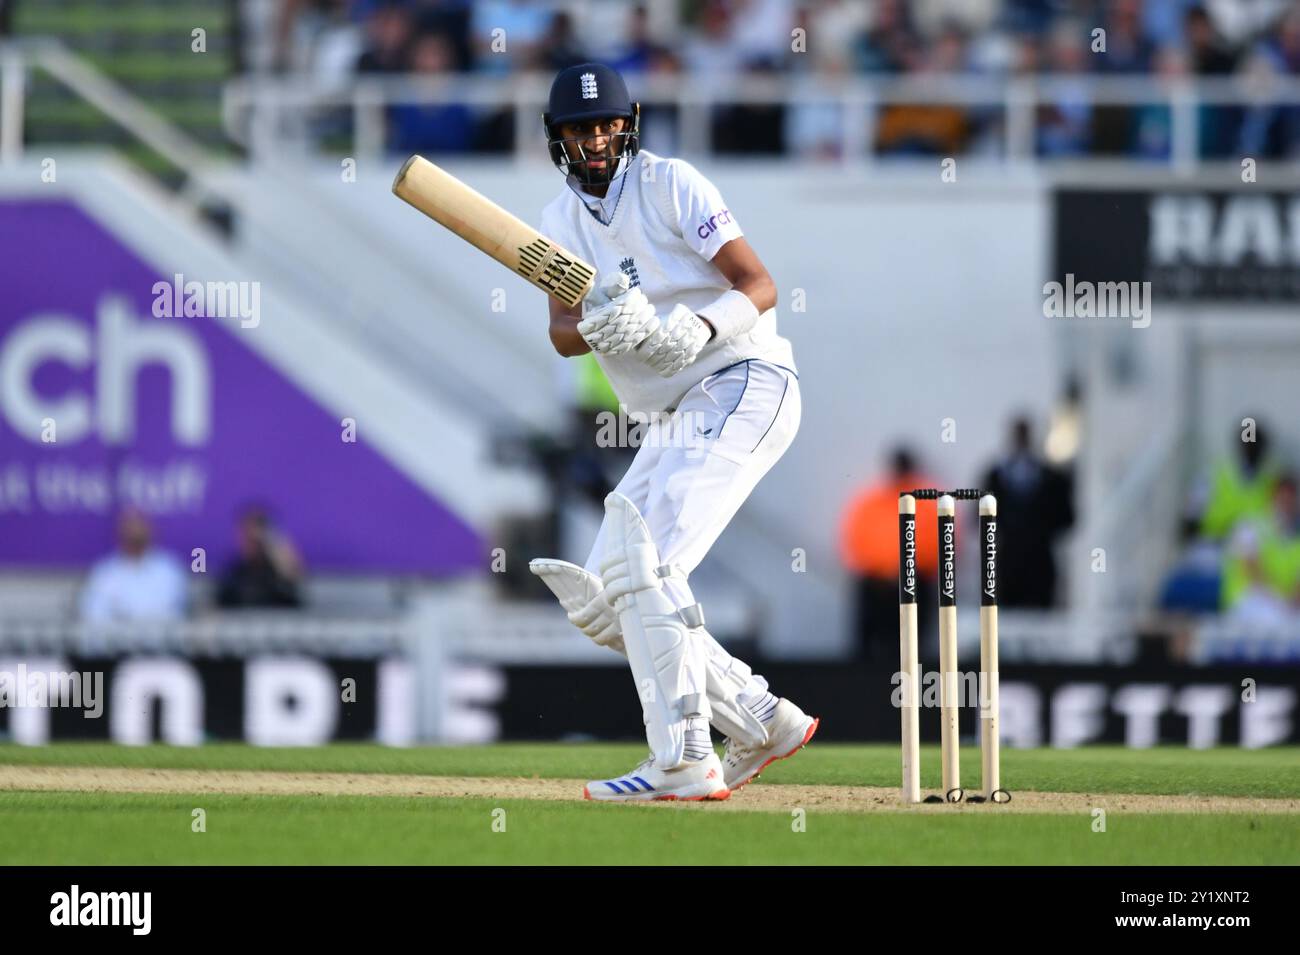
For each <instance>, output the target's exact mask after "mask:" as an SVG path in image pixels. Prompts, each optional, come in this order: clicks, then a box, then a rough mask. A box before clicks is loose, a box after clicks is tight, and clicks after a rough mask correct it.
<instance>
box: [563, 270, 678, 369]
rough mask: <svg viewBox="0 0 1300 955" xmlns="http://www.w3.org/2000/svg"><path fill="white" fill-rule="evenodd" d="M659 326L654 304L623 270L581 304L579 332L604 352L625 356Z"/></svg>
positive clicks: (593, 346) (597, 350) (608, 278)
mask: <svg viewBox="0 0 1300 955" xmlns="http://www.w3.org/2000/svg"><path fill="white" fill-rule="evenodd" d="M658 328H659V318H658V316H656V315H655V310H654V306H653V305H651V304H650V302H649V301H648V300H647V299H646V297H645V293H644V292H642V291H641V289H640V288H633V287H632V283H631V280H630V279H629V278H628V277H627V275H626V274H624V273H623V272H615V273H614V274H613V275H611V276H608V277H607V278H606V279H605V281H604V282H603V283H602V284H601V286H600V288H598V289H595V290H593V292H592V293H591V294H590V295H588V296H587V298H586V299H585V300H584V301H583V303H582V321H580V322H579V323H578V334H579V335H581V336H582V337H583V339H584V340H585V341H586V342H587V344H588V345H590V346H591V350H592V351H594V352H596V353H598V354H601V355H611V356H613V355H623V354H626V353H627V352H629V351H631V350H632V349H633V348H635V347H636V346H637V345H639V344H641V342H643V341H645V340H646V339H647V338H649V337H650V335H651V334H652V333H654V332H655V331H656V330H657V329H658Z"/></svg>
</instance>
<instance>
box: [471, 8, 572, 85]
mask: <svg viewBox="0 0 1300 955" xmlns="http://www.w3.org/2000/svg"><path fill="white" fill-rule="evenodd" d="M555 8H556V5H555V4H554V3H552V2H550V0H478V2H476V3H475V4H474V5H473V11H472V13H471V16H470V41H471V43H472V44H473V49H474V68H475V69H476V70H478V71H479V72H481V73H509V72H512V71H519V70H528V69H533V68H536V67H537V66H538V65H539V63H540V60H539V55H540V54H541V52H542V44H543V42H544V41H545V38H546V33H547V30H548V29H549V28H550V26H551V22H552V19H553V18H554V15H555Z"/></svg>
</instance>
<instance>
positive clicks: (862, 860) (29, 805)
mask: <svg viewBox="0 0 1300 955" xmlns="http://www.w3.org/2000/svg"><path fill="white" fill-rule="evenodd" d="M936 749H937V748H933V747H931V748H927V749H926V750H925V753H924V760H923V765H924V767H925V769H926V775H925V778H924V779H923V782H924V783H925V784H926V785H927V786H928V787H931V788H933V787H936V786H937V783H938V779H937V770H938V759H937V756H938V754H937V751H936ZM643 755H644V747H643V746H636V745H606V744H539V745H524V744H514V745H497V746H491V747H482V748H417V749H384V748H380V747H376V746H367V745H335V746H329V747H324V748H319V749H259V748H254V747H248V746H242V745H208V746H204V747H199V748H192V749H184V748H172V747H163V746H153V747H141V748H128V747H121V746H111V745H107V744H67V743H65V744H56V745H53V746H49V747H43V748H24V747H17V746H12V745H0V767H2V766H64V767H85V768H95V767H105V768H109V767H113V768H134V769H188V770H243V771H247V770H255V771H280V772H298V773H304V772H312V773H317V772H324V773H344V772H346V773H383V774H405V775H430V776H488V777H496V776H502V777H512V778H516V779H517V778H519V777H539V778H562V779H567V778H592V777H599V776H603V775H614V774H617V773H620V772H624V771H626V770H627V769H628V768H630V767H631V766H632V765H633V764H635V763H636V762H637V761H638V760H639V759H640V758H641V756H643ZM962 755H963V765H964V766H966V767H970V768H969V769H968V770H967V771H968V772H971V771H974V772H976V773H977V772H978V765H979V762H978V750H976V749H968V750H965V751H964V752H963V754H962ZM1002 776H1003V780H1004V783H1005V784H1006V785H1007V786H1008V788H1010V789H1012V790H1013V791H1015V792H1028V791H1035V790H1036V791H1045V792H1060V793H1084V794H1090V795H1092V794H1138V793H1144V794H1155V795H1162V796H1169V797H1185V796H1231V797H1247V798H1252V799H1259V798H1267V799H1297V798H1300V751H1297V750H1296V749H1295V748H1288V749H1268V750H1253V751H1247V750H1240V749H1227V748H1225V749H1215V750H1206V751H1193V750H1188V749H1183V748H1176V749H1175V748H1160V749H1152V750H1140V751H1133V750H1125V749H1121V748H1111V747H1104V748H1103V747H1097V748H1084V749H1077V750H1064V751H1063V750H1005V751H1004V752H1003V764H1002ZM897 782H898V749H897V747H895V746H888V745H881V746H838V745H829V744H823V745H818V744H813V745H812V746H810V747H809V748H808V749H806V750H804V751H803V752H802V753H800V754H799V755H798V756H797V757H796V758H794V759H792V760H790V761H788V762H786V763H782V764H778V765H776V766H773V767H771V768H769V770H768V771H767V773H765V774H764V777H763V781H762V782H760V783H756V784H754V786H755V787H763V788H764V789H766V788H768V787H779V786H781V785H839V786H881V787H895V786H897ZM791 791H793V790H791ZM750 792H751V790H744V791H742V792H740V793H738V794H736V795H735V796H734V797H733V799H732V800H731V801H730V802H729V804H727V805H724V806H717V807H713V806H699V805H694V806H675V805H659V806H625V805H599V804H593V803H585V802H582V801H581V800H580V799H578V798H576V797H577V795H578V793H577V792H575V794H574V795H575V799H574V800H573V802H564V801H540V800H532V799H522V798H433V797H410V796H350V795H346V796H345V795H340V796H301V795H285V796H270V795H234V794H216V793H202V794H193V795H187V794H183V793H179V794H144V793H91V792H28V791H15V790H0V863H3V864H72V865H85V864H128V865H130V864H240V863H245V864H248V863H251V864H293V863H314V864H334V863H338V864H351V865H355V864H437V863H453V864H471V865H472V864H549V863H562V864H611V863H615V864H709V863H713V864H729V863H775V864H786V863H800V864H819V863H825V864H854V865H857V864H893V865H898V864H914V863H920V864H946V863H956V864H980V863H983V864H1022V863H1034V864H1049V865H1050V864H1071V865H1077V864H1085V865H1091V864H1110V865H1116V864H1118V865H1125V864H1148V865H1151V864H1155V865H1181V864H1259V863H1263V864H1297V863H1300V813H1267V812H1259V811H1252V810H1250V809H1249V808H1248V807H1247V808H1246V809H1244V810H1242V811H1236V810H1230V811H1225V812H1221V813H1163V812H1153V813H1127V812H1121V811H1118V810H1111V811H1109V812H1108V814H1107V819H1106V831H1105V832H1095V831H1094V820H1093V818H1092V815H1091V814H1090V813H1088V812H1075V811H1072V812H1062V813H1041V814H1039V813H1032V814H1031V813H1024V812H1020V813H1014V814H1013V813H1009V812H1003V813H999V811H998V810H997V809H996V808H994V807H987V806H985V807H969V808H967V809H963V810H960V811H955V812H954V813H953V814H952V815H947V814H946V813H945V812H944V811H943V810H942V807H941V808H940V810H939V811H933V810H932V811H924V812H923V811H917V812H913V811H907V810H903V811H876V812H872V811H842V810H841V809H838V808H832V809H824V808H819V807H818V805H817V804H816V801H815V800H809V801H808V802H809V804H808V805H805V806H802V807H799V808H801V809H803V811H804V813H805V814H806V815H805V816H804V821H805V824H806V825H805V829H804V831H795V829H796V827H795V826H794V824H793V823H794V822H795V817H794V816H793V815H792V812H791V810H790V809H789V808H788V807H785V808H782V809H781V810H780V811H775V810H773V809H771V808H770V804H771V801H770V800H769V801H768V805H769V808H767V809H755V810H752V811H751V810H747V809H746V808H745V799H746V796H747V795H748V794H749V793H750ZM195 808H202V809H203V810H205V812H206V814H207V831H206V832H205V833H193V832H191V828H190V827H191V818H192V817H191V813H192V811H193V810H194V809H195ZM498 809H503V810H505V813H504V822H505V831H504V832H499V831H494V826H493V823H494V820H499V819H500V818H501V814H500V813H494V811H495V810H498ZM498 828H499V823H498Z"/></svg>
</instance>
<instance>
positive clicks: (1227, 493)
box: [1201, 419, 1282, 540]
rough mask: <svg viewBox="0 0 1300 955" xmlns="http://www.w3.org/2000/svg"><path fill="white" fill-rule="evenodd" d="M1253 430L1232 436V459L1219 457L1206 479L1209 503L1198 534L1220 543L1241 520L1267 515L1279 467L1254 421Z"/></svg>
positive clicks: (1264, 434) (1266, 437)
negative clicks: (1234, 444) (1208, 485)
mask: <svg viewBox="0 0 1300 955" xmlns="http://www.w3.org/2000/svg"><path fill="white" fill-rule="evenodd" d="M1243 420H1247V421H1249V420H1253V421H1254V422H1255V423H1254V425H1253V427H1247V426H1243V429H1242V431H1241V432H1240V433H1234V435H1233V439H1234V442H1235V443H1236V445H1237V449H1236V454H1235V457H1234V456H1226V457H1224V458H1221V459H1220V460H1219V461H1218V463H1217V464H1216V465H1215V467H1214V474H1213V476H1212V477H1211V479H1210V492H1209V500H1208V502H1207V504H1206V507H1205V514H1204V516H1203V517H1202V518H1201V533H1203V534H1204V535H1205V536H1206V537H1208V538H1210V539H1211V540H1224V539H1226V538H1227V537H1229V536H1230V535H1231V533H1232V531H1233V529H1234V528H1235V527H1236V526H1237V524H1239V523H1240V522H1241V521H1243V520H1259V519H1262V518H1264V517H1266V516H1267V515H1268V513H1269V509H1270V506H1271V502H1272V500H1273V490H1274V488H1275V487H1276V485H1277V481H1278V478H1279V476H1280V474H1281V470H1282V469H1281V467H1280V465H1279V463H1278V461H1277V459H1276V458H1275V457H1274V456H1273V453H1272V449H1271V447H1270V444H1271V439H1270V438H1269V432H1268V430H1267V429H1266V428H1265V427H1264V425H1263V423H1262V422H1260V421H1258V419H1243Z"/></svg>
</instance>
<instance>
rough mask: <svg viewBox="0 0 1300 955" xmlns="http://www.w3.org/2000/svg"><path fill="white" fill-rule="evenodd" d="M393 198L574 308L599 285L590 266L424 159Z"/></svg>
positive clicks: (406, 167)
mask: <svg viewBox="0 0 1300 955" xmlns="http://www.w3.org/2000/svg"><path fill="white" fill-rule="evenodd" d="M393 194H394V195H396V196H397V197H398V198H399V199H401V200H403V201H404V202H407V203H409V204H410V205H412V206H414V207H415V208H417V209H419V210H420V211H421V212H423V213H424V214H425V215H426V216H428V217H429V218H430V219H433V220H434V221H435V222H438V223H440V224H441V225H443V226H445V227H447V228H448V229H450V230H451V231H452V232H454V233H456V235H458V236H460V237H461V238H462V239H464V240H465V241H466V242H468V243H470V244H471V245H474V246H477V247H478V248H479V249H481V250H483V251H484V252H486V253H487V254H488V255H490V256H492V258H494V259H496V260H497V261H498V262H500V263H501V264H502V265H504V266H506V267H507V268H509V269H512V270H514V271H515V272H518V273H519V274H520V275H522V276H523V277H524V278H526V279H527V280H528V281H529V282H531V283H532V284H533V285H536V286H537V287H538V288H539V289H541V290H542V291H543V292H545V293H546V294H547V295H550V296H551V297H552V298H554V299H556V300H557V301H559V302H561V303H563V304H564V305H566V306H568V307H569V308H574V307H576V306H577V305H578V304H579V303H581V302H582V300H583V299H584V298H586V297H587V293H588V292H590V291H591V287H592V285H594V284H595V282H596V270H595V268H593V267H592V266H591V265H590V264H589V263H587V262H584V261H582V259H580V258H578V257H577V256H576V255H574V254H573V253H572V252H570V251H569V250H568V249H564V248H561V247H560V246H558V245H556V244H555V243H554V242H552V241H551V240H550V239H548V238H546V236H544V235H542V234H541V233H540V232H538V231H537V230H536V229H534V228H533V227H532V226H530V225H529V224H528V223H526V222H524V221H523V220H522V219H518V218H516V217H515V216H513V215H511V214H510V213H509V212H507V211H506V210H505V209H502V208H501V207H500V206H499V205H497V204H496V203H495V202H493V201H492V200H491V199H489V198H487V197H486V196H484V195H482V194H481V193H478V192H475V191H474V190H473V189H471V188H470V187H469V186H467V185H465V183H463V182H461V181H460V180H459V179H457V178H456V177H455V176H453V175H451V174H450V173H448V172H446V171H445V170H443V169H439V168H438V167H437V166H435V165H434V164H433V163H431V162H429V160H427V159H425V158H424V157H423V156H412V157H411V158H410V159H408V160H406V162H405V163H403V165H402V168H401V169H400V170H399V171H398V173H397V178H396V179H394V180H393Z"/></svg>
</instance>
